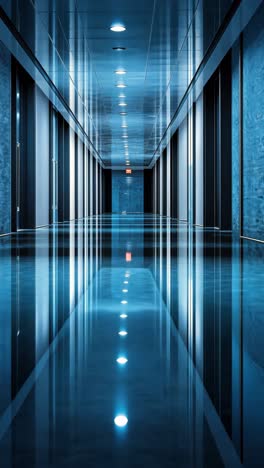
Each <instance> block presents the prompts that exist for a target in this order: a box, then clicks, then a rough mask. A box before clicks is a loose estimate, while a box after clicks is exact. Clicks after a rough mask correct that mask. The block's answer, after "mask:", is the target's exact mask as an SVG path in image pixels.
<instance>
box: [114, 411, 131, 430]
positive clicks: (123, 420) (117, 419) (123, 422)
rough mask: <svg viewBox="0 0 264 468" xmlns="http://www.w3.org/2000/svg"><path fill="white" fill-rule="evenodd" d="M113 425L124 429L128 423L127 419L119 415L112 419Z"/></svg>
mask: <svg viewBox="0 0 264 468" xmlns="http://www.w3.org/2000/svg"><path fill="white" fill-rule="evenodd" d="M114 422H115V425H116V426H118V427H125V426H126V425H127V423H128V419H127V417H126V416H124V415H123V414H119V415H118V416H116V417H115V419H114Z"/></svg>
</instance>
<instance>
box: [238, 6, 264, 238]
mask: <svg viewBox="0 0 264 468" xmlns="http://www.w3.org/2000/svg"><path fill="white" fill-rule="evenodd" d="M263 25H264V6H262V7H261V8H260V9H259V10H258V12H257V14H256V15H255V16H254V18H253V19H252V21H251V22H250V23H249V25H248V26H247V28H246V29H245V31H244V36H243V44H244V51H243V135H244V137H243V149H244V153H243V235H245V236H248V237H253V238H255V239H261V240H264V193H263V191H264V87H263V83H264V67H263V64H264V47H263V44H264V26H263ZM252 71H253V73H252Z"/></svg>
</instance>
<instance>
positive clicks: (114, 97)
mask: <svg viewBox="0 0 264 468" xmlns="http://www.w3.org/2000/svg"><path fill="white" fill-rule="evenodd" d="M11 3H12V2H11ZM13 3H14V2H13ZM231 3H232V0H214V1H212V0H200V1H199V0H97V1H96V0H76V1H74V0H53V1H48V0H35V2H31V1H30V0H26V1H25V0H23V1H22V0H17V5H18V6H17V11H16V13H15V14H14V10H13V7H12V8H10V2H6V1H5V2H1V4H2V5H4V7H5V9H6V11H7V12H8V14H9V16H10V17H11V18H12V20H13V21H14V22H15V23H16V26H17V28H18V29H19V31H20V32H21V34H22V35H23V38H24V39H25V40H26V41H27V43H28V45H29V46H30V47H31V48H32V49H33V50H34V54H35V55H36V56H37V58H38V60H39V62H40V63H41V65H42V66H43V68H44V69H45V70H46V72H47V73H48V75H49V76H50V77H51V79H52V81H53V82H54V84H55V85H56V87H57V88H58V89H59V91H60V93H61V95H62V96H63V98H64V99H65V101H67V103H68V104H69V106H70V108H71V110H72V111H73V112H74V113H75V115H76V116H77V118H78V120H79V122H80V124H81V125H82V126H83V128H84V130H85V132H86V133H87V134H88V135H89V138H90V139H91V141H92V143H93V145H94V147H95V148H96V150H97V152H98V154H99V155H100V158H101V160H102V162H103V164H104V166H105V167H109V168H113V169H114V168H120V167H122V166H124V165H125V162H126V161H127V160H129V162H130V164H131V166H133V167H141V168H142V167H148V166H149V164H150V162H151V160H152V158H153V155H154V153H155V151H156V149H157V147H158V145H159V143H160V140H161V138H162V136H163V135H164V133H165V131H166V129H167V127H168V125H169V123H170V121H171V119H172V117H173V115H174V113H175V111H176V110H177V107H178V106H179V103H180V102H181V99H182V97H183V96H184V93H185V91H186V89H187V87H188V85H189V83H190V82H191V80H192V78H193V76H194V73H195V71H196V70H197V68H198V67H199V65H200V63H201V62H202V60H203V57H204V54H205V52H206V50H207V49H208V47H209V45H210V43H211V42H212V39H213V38H214V36H215V34H216V32H217V30H218V28H219V26H220V24H221V22H222V21H223V18H224V16H225V15H226V13H227V11H228V9H229V8H230V6H231ZM113 23H122V24H124V25H125V27H126V30H125V31H124V32H120V33H116V32H112V31H111V30H110V26H111V25H112V24H113ZM119 46H120V47H124V48H125V50H122V51H117V50H113V47H119ZM119 68H121V69H125V70H126V75H124V76H117V75H116V74H115V71H116V70H117V69H119ZM117 83H124V84H125V85H126V88H124V89H121V88H117V87H116V85H117ZM120 96H124V97H120ZM120 103H125V104H126V106H123V107H121V106H119V104H120ZM120 112H125V113H126V115H124V116H122V115H120ZM122 126H123V127H124V126H127V128H125V127H124V128H122ZM125 136H127V138H125Z"/></svg>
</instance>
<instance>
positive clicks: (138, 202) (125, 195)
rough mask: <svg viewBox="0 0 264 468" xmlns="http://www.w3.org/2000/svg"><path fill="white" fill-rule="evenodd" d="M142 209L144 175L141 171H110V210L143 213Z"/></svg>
mask: <svg viewBox="0 0 264 468" xmlns="http://www.w3.org/2000/svg"><path fill="white" fill-rule="evenodd" d="M143 211H144V175H143V171H133V173H132V175H126V174H125V171H113V172H112V212H113V213H122V212H127V213H143Z"/></svg>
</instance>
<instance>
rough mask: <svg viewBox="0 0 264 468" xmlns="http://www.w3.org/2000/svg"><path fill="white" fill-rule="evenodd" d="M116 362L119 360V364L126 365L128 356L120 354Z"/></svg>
mask: <svg viewBox="0 0 264 468" xmlns="http://www.w3.org/2000/svg"><path fill="white" fill-rule="evenodd" d="M116 362H118V364H121V366H124V365H125V364H126V363H127V358H125V357H124V356H120V357H119V358H117V360H116Z"/></svg>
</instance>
